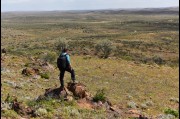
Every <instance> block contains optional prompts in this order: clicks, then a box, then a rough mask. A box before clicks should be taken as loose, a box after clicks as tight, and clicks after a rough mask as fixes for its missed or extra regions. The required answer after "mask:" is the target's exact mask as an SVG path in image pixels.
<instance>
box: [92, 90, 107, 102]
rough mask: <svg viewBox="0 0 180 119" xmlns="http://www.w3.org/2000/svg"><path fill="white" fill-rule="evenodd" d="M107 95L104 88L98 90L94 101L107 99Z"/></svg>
mask: <svg viewBox="0 0 180 119" xmlns="http://www.w3.org/2000/svg"><path fill="white" fill-rule="evenodd" d="M105 100H106V97H105V92H104V90H103V89H102V90H98V91H97V93H96V95H95V96H94V97H93V101H95V102H98V101H105Z"/></svg>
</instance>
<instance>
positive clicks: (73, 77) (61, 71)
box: [59, 68, 75, 87]
mask: <svg viewBox="0 0 180 119" xmlns="http://www.w3.org/2000/svg"><path fill="white" fill-rule="evenodd" d="M59 70H60V77H59V79H60V83H61V87H64V74H65V71H67V72H69V73H71V79H72V80H73V81H75V72H74V70H73V69H71V68H66V69H59Z"/></svg>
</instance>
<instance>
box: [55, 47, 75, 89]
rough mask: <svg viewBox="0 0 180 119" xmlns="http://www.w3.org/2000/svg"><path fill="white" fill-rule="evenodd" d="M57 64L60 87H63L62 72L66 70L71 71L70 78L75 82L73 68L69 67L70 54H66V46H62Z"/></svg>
mask: <svg viewBox="0 0 180 119" xmlns="http://www.w3.org/2000/svg"><path fill="white" fill-rule="evenodd" d="M57 66H58V68H59V70H60V76H59V80H60V84H61V86H60V88H64V74H65V72H66V71H67V72H69V73H71V79H72V81H73V83H75V72H74V69H73V68H72V67H71V63H70V56H69V54H68V49H67V48H64V49H63V50H62V52H61V54H60V56H59V57H58V59H57Z"/></svg>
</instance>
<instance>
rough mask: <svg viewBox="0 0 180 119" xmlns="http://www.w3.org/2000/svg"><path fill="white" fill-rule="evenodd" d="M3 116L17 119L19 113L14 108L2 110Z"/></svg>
mask: <svg viewBox="0 0 180 119" xmlns="http://www.w3.org/2000/svg"><path fill="white" fill-rule="evenodd" d="M2 116H3V117H8V118H11V119H19V115H18V114H17V113H16V112H15V111H14V110H5V111H2Z"/></svg>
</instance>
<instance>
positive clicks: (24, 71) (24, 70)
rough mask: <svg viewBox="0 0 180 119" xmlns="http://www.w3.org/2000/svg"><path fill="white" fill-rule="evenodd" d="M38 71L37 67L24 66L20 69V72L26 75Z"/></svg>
mask: <svg viewBox="0 0 180 119" xmlns="http://www.w3.org/2000/svg"><path fill="white" fill-rule="evenodd" d="M39 73H40V71H39V69H37V68H25V69H23V70H22V74H23V75H26V76H30V75H38V74H39Z"/></svg>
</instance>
